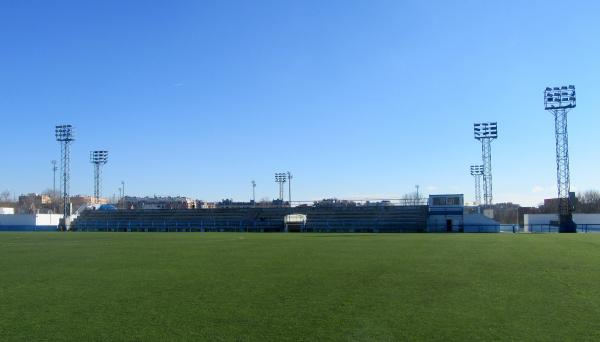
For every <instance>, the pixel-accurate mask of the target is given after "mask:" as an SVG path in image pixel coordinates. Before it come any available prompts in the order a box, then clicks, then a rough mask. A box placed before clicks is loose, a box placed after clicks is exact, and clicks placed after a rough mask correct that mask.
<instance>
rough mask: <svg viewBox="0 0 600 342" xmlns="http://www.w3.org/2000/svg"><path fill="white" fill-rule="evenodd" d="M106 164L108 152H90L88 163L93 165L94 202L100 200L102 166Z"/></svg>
mask: <svg viewBox="0 0 600 342" xmlns="http://www.w3.org/2000/svg"><path fill="white" fill-rule="evenodd" d="M106 162H108V151H92V152H90V163H92V164H94V202H95V203H98V202H99V200H100V192H101V187H102V165H104V164H106Z"/></svg>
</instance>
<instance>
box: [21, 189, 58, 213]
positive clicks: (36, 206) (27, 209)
mask: <svg viewBox="0 0 600 342" xmlns="http://www.w3.org/2000/svg"><path fill="white" fill-rule="evenodd" d="M18 209H19V212H22V213H35V212H37V211H39V210H44V209H52V198H51V197H50V196H48V195H42V194H36V193H29V194H26V195H21V196H19V202H18Z"/></svg>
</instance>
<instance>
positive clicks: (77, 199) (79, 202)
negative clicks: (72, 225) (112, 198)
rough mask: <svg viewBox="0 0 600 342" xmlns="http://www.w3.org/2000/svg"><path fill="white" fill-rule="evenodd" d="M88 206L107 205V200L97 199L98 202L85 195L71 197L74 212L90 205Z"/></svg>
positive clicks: (92, 197)
mask: <svg viewBox="0 0 600 342" xmlns="http://www.w3.org/2000/svg"><path fill="white" fill-rule="evenodd" d="M90 204H108V199H107V198H99V199H98V200H95V199H94V196H87V195H76V196H71V205H72V206H73V209H74V210H77V208H79V207H81V206H83V205H90Z"/></svg>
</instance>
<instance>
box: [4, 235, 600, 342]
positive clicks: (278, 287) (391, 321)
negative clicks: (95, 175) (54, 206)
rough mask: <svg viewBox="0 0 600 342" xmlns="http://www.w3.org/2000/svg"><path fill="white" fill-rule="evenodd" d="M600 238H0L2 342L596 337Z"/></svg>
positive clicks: (599, 312) (599, 322)
mask: <svg viewBox="0 0 600 342" xmlns="http://www.w3.org/2000/svg"><path fill="white" fill-rule="evenodd" d="M599 317H600V234H599V235H595V234H588V235H583V234H579V235H575V234H570V235H558V234H547V235H524V234H520V235H513V234H485V235H484V234H481V235H468V234H379V235H371V234H252V233H250V234H243V233H241V234H234V233H214V234H207V233H204V234H203V233H198V234H195V233H179V234H168V233H64V234H63V233H0V340H2V341H11V340H27V341H31V340H51V341H54V340H72V341H88V340H107V341H120V340H124V341H153V340H156V341H172V340H250V341H265V340H272V341H281V340H304V341H327V340H342V341H353V340H356V341H372V340H390V341H391V340H440V341H442V340H460V341H464V340H476V339H480V340H492V339H494V340H495V339H501V340H583V339H588V340H589V339H600V318H599Z"/></svg>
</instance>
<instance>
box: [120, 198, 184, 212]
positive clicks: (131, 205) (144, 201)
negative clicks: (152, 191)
mask: <svg viewBox="0 0 600 342" xmlns="http://www.w3.org/2000/svg"><path fill="white" fill-rule="evenodd" d="M119 207H121V208H122V207H125V208H127V209H130V210H133V209H145V210H157V209H195V208H196V200H194V199H191V198H188V197H181V196H177V197H171V196H168V197H156V196H155V197H130V196H126V197H124V198H123V199H121V203H120V205H119Z"/></svg>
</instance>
